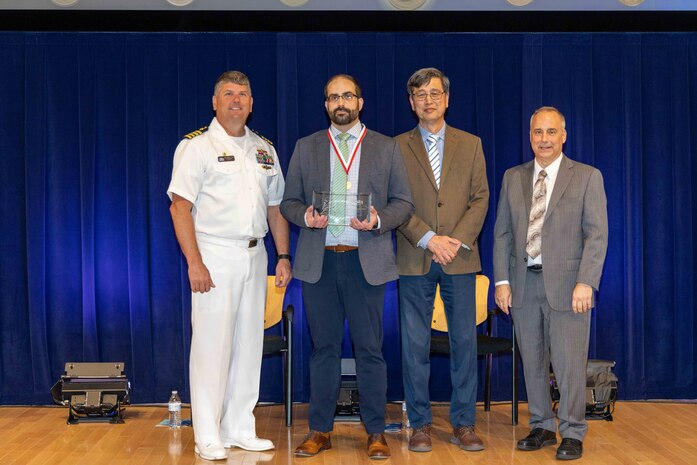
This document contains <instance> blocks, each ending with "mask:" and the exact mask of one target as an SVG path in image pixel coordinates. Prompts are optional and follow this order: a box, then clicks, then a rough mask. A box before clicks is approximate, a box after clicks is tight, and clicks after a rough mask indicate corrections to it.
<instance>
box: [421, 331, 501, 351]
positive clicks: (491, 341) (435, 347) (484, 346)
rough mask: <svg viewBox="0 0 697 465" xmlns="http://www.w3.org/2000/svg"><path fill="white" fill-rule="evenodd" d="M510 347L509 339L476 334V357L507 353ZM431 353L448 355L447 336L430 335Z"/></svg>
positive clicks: (448, 344)
mask: <svg viewBox="0 0 697 465" xmlns="http://www.w3.org/2000/svg"><path fill="white" fill-rule="evenodd" d="M511 347H512V344H511V340H510V339H506V338H504V337H491V336H487V335H485V334H477V355H487V354H498V353H499V352H508V351H510V350H511ZM431 353H432V354H442V355H449V354H450V343H449V342H448V336H441V335H431Z"/></svg>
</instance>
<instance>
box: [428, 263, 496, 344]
mask: <svg viewBox="0 0 697 465" xmlns="http://www.w3.org/2000/svg"><path fill="white" fill-rule="evenodd" d="M474 292H475V305H476V310H477V317H476V321H477V324H480V323H482V322H484V321H486V317H487V312H488V310H487V301H488V295H489V278H487V277H486V276H484V275H483V274H478V275H477V280H476V282H475V291H474ZM431 328H432V329H435V330H436V331H442V332H447V331H448V322H447V320H446V318H445V307H444V306H443V299H442V298H441V296H440V285H438V287H437V288H436V299H435V301H434V302H433V322H432V323H431Z"/></svg>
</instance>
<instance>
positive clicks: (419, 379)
mask: <svg viewBox="0 0 697 465" xmlns="http://www.w3.org/2000/svg"><path fill="white" fill-rule="evenodd" d="M407 90H408V92H409V102H410V103H411V108H412V110H413V111H414V112H415V113H416V115H417V117H418V118H419V125H418V126H417V127H416V128H414V129H412V130H411V131H409V132H406V133H404V134H401V135H399V136H397V141H398V142H399V146H400V150H401V152H402V156H403V157H404V162H405V165H406V168H407V173H408V175H409V185H410V187H411V191H412V196H413V199H414V205H415V207H416V210H415V213H414V214H412V215H411V218H410V219H409V220H408V221H407V222H406V223H404V224H403V225H402V226H401V227H400V228H399V229H398V234H397V268H398V271H399V303H400V326H401V338H402V377H403V383H404V396H405V400H406V403H407V412H408V416H409V422H410V423H411V426H412V428H413V432H412V435H411V438H410V439H409V450H411V451H415V452H427V451H430V450H431V423H432V415H431V406H430V401H429V393H428V383H429V376H430V346H431V319H432V316H433V301H434V297H435V293H436V286H437V285H438V284H440V287H441V297H442V298H443V302H444V304H445V314H446V318H447V322H448V328H449V334H450V377H451V382H452V387H453V391H452V397H451V401H450V423H451V425H452V427H453V436H452V437H451V439H450V440H451V442H452V443H454V444H457V445H459V446H460V448H462V449H464V450H468V451H478V450H483V449H484V444H483V443H482V441H481V439H480V438H479V437H478V436H477V433H476V432H475V430H474V422H475V403H476V396H477V364H476V362H477V334H476V323H475V277H476V273H477V271H480V270H481V264H480V261H479V250H478V245H477V237H478V236H479V232H480V231H481V228H482V224H483V223H484V218H485V216H486V211H487V208H488V206H489V186H488V183H487V179H486V166H485V162H484V153H483V152H482V144H481V140H480V139H479V138H478V137H476V136H474V135H472V134H469V133H467V132H464V131H460V130H459V129H455V128H453V127H450V126H448V125H446V124H445V111H446V109H447V108H448V99H449V97H450V81H449V80H448V78H447V77H446V76H445V75H443V73H442V72H440V71H439V70H437V69H435V68H424V69H420V70H418V71H416V72H415V73H414V74H413V75H412V76H411V77H410V78H409V82H408V83H407Z"/></svg>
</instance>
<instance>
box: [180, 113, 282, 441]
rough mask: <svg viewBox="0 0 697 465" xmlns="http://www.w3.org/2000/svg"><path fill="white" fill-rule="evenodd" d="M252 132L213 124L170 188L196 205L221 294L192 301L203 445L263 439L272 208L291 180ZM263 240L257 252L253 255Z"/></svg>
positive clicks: (193, 380) (194, 399)
mask: <svg viewBox="0 0 697 465" xmlns="http://www.w3.org/2000/svg"><path fill="white" fill-rule="evenodd" d="M245 130H246V135H245V136H244V137H243V138H230V137H229V136H228V135H227V134H226V133H225V131H224V129H223V128H222V127H221V126H220V124H219V123H218V122H217V120H216V119H215V118H214V119H213V121H212V122H211V125H210V127H209V129H208V131H206V132H204V133H203V134H201V135H198V136H196V137H193V138H192V139H191V140H184V141H182V142H181V143H180V144H179V147H178V148H177V152H176V154H175V158H174V169H173V172H172V182H171V184H170V188H169V190H168V192H169V194H170V196H171V194H172V193H176V194H177V195H180V196H182V197H184V198H186V199H187V200H189V201H190V202H191V203H192V204H193V205H194V209H193V210H192V214H193V217H194V227H195V230H196V241H197V244H198V248H199V251H200V253H201V257H202V258H203V263H204V264H205V265H206V267H207V268H208V270H209V272H210V273H211V278H212V280H213V283H214V284H215V286H216V287H215V288H212V289H211V290H210V291H209V292H206V293H203V294H201V293H192V309H191V324H192V339H191V353H190V358H189V371H190V390H191V410H192V420H193V426H194V437H195V440H196V443H198V444H208V443H214V444H218V443H220V442H225V441H226V439H245V438H252V437H255V436H256V426H255V419H254V415H253V409H254V406H255V405H256V403H257V400H258V398H259V382H260V371H261V359H262V352H263V337H264V304H265V300H266V273H267V254H266V249H265V248H264V242H263V237H264V236H265V235H266V232H267V230H268V224H267V219H266V209H267V205H278V204H279V203H280V202H281V199H282V197H283V187H284V181H283V174H282V172H281V169H280V165H279V164H278V157H277V155H276V152H275V150H274V149H273V147H272V146H271V145H270V144H268V143H267V142H266V141H264V140H263V139H261V138H260V137H258V136H257V135H256V134H254V133H252V132H251V131H250V130H249V128H245ZM254 238H257V239H258V243H257V245H256V246H255V247H249V246H248V245H249V240H250V239H254Z"/></svg>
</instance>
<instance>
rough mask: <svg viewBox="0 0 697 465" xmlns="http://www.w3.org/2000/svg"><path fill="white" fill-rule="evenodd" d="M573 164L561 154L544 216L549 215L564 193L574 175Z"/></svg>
mask: <svg viewBox="0 0 697 465" xmlns="http://www.w3.org/2000/svg"><path fill="white" fill-rule="evenodd" d="M573 166H574V162H573V161H571V160H570V159H568V158H567V157H566V156H565V155H562V159H561V163H560V164H559V172H558V173H557V180H556V181H555V182H554V190H553V191H552V197H550V199H549V205H548V206H547V213H545V216H549V215H550V214H551V213H552V211H553V210H554V207H556V206H557V203H559V199H560V198H561V196H562V195H564V191H565V190H566V187H567V186H568V185H569V181H571V178H572V177H573V175H574V170H573Z"/></svg>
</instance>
